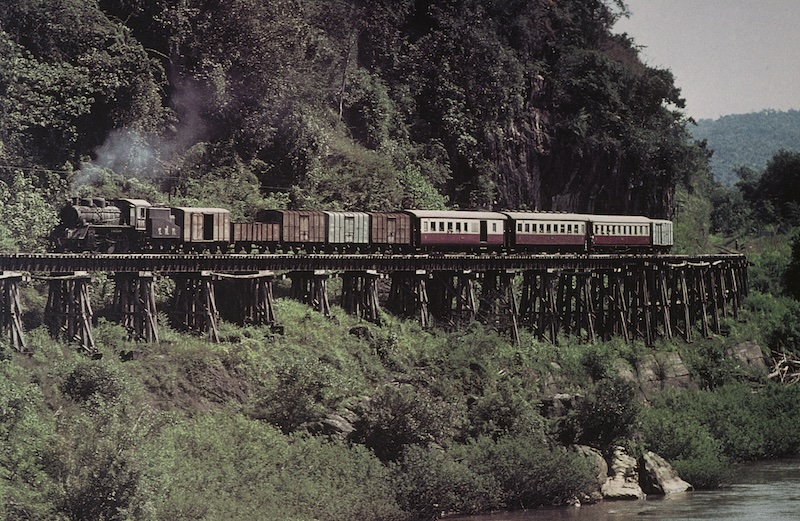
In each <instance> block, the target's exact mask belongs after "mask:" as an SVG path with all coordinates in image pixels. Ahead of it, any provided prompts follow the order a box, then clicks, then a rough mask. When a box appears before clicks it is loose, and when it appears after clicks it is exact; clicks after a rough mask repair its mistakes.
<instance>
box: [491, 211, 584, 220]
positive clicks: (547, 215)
mask: <svg viewBox="0 0 800 521" xmlns="http://www.w3.org/2000/svg"><path fill="white" fill-rule="evenodd" d="M502 213H503V215H507V216H508V217H510V218H512V219H518V220H519V219H526V220H531V221H589V220H591V218H592V217H593V216H591V215H588V214H582V213H569V212H563V213H562V212H502Z"/></svg>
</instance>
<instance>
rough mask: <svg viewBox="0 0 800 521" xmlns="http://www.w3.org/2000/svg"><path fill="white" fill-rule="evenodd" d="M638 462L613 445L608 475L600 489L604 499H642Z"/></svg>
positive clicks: (642, 492) (643, 496)
mask: <svg viewBox="0 0 800 521" xmlns="http://www.w3.org/2000/svg"><path fill="white" fill-rule="evenodd" d="M637 468H638V462H637V461H636V459H635V458H632V457H631V456H629V455H628V454H627V453H626V452H625V449H623V448H622V447H615V448H614V454H613V456H612V458H611V465H610V466H609V476H608V479H606V482H605V483H603V486H602V487H601V489H600V491H601V492H602V494H603V498H604V499H628V500H630V499H644V498H645V493H644V491H643V490H642V487H641V486H640V485H639V473H638V471H637Z"/></svg>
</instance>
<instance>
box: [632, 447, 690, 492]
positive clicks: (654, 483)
mask: <svg viewBox="0 0 800 521" xmlns="http://www.w3.org/2000/svg"><path fill="white" fill-rule="evenodd" d="M639 463H640V465H639V473H640V474H641V480H640V485H641V487H642V490H643V491H644V492H645V494H656V495H669V494H675V493H678V492H686V491H687V490H692V486H691V485H690V484H689V483H687V482H686V481H684V480H682V479H681V478H680V476H678V473H677V472H676V471H675V469H673V468H672V465H670V464H669V463H667V460H665V459H664V458H662V457H661V456H659V455H658V454H656V453H654V452H650V451H647V452H645V454H644V456H642V459H641V460H640V462H639Z"/></svg>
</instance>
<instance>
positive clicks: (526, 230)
mask: <svg viewBox="0 0 800 521" xmlns="http://www.w3.org/2000/svg"><path fill="white" fill-rule="evenodd" d="M530 231H531V223H525V232H526V233H527V232H530Z"/></svg>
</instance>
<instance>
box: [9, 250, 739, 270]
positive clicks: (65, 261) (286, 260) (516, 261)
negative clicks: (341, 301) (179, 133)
mask: <svg viewBox="0 0 800 521" xmlns="http://www.w3.org/2000/svg"><path fill="white" fill-rule="evenodd" d="M685 263H690V264H713V263H731V264H735V265H746V264H747V259H746V258H745V256H744V255H730V254H725V255H654V254H653V255H521V254H520V255H465V254H458V255H455V254H453V255H374V254H361V255H358V254H348V255H335V254H307V255H306V254H302V255H292V254H253V255H249V254H66V253H0V271H23V272H50V273H71V272H77V271H87V272H128V273H132V272H139V271H152V272H159V273H189V272H200V271H218V272H233V273H236V272H254V271H312V270H330V271H367V270H375V271H380V272H386V273H389V272H396V271H406V272H408V271H417V270H429V271H465V270H474V271H499V270H545V269H558V270H567V269H569V270H580V271H593V270H604V269H619V268H625V267H635V266H640V265H647V264H650V265H659V266H670V265H680V264H685Z"/></svg>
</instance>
